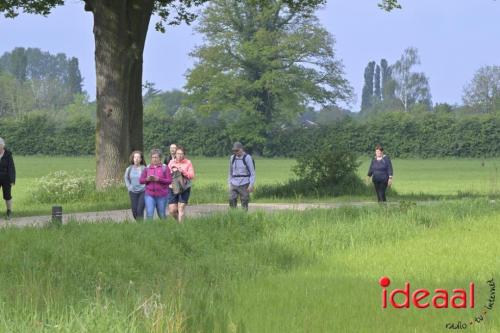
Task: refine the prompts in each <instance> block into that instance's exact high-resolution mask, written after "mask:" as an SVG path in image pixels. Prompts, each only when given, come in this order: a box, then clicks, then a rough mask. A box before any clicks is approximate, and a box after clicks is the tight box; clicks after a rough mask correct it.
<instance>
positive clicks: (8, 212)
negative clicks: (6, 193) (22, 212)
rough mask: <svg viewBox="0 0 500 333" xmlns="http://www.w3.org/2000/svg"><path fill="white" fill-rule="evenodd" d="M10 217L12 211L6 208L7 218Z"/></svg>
mask: <svg viewBox="0 0 500 333" xmlns="http://www.w3.org/2000/svg"><path fill="white" fill-rule="evenodd" d="M11 217H12V211H11V210H10V209H7V220H10V218H11Z"/></svg>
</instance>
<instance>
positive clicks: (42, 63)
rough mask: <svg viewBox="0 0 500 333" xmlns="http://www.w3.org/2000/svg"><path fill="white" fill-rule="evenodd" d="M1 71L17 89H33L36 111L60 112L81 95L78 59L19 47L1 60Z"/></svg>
mask: <svg viewBox="0 0 500 333" xmlns="http://www.w3.org/2000/svg"><path fill="white" fill-rule="evenodd" d="M0 67H2V68H3V69H4V71H5V72H8V73H10V74H12V75H13V76H14V77H15V78H16V80H17V82H19V84H16V85H24V86H26V87H30V88H31V91H32V95H33V98H34V102H35V103H34V105H33V106H34V108H38V109H56V110H58V109H61V108H63V107H64V106H66V105H68V104H70V103H71V102H72V101H73V99H74V95H75V94H81V93H82V81H83V79H82V76H81V74H80V69H79V67H78V59H76V58H68V57H66V55H65V54H63V53H59V54H57V55H53V54H50V53H49V52H42V51H41V50H40V49H38V48H28V49H24V48H22V47H17V48H15V49H14V50H13V51H12V52H6V53H4V54H3V55H2V56H1V57H0ZM28 111H31V110H28Z"/></svg>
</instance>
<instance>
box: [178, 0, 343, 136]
mask: <svg viewBox="0 0 500 333" xmlns="http://www.w3.org/2000/svg"><path fill="white" fill-rule="evenodd" d="M319 3H320V2H319V1H316V2H311V3H310V4H308V5H303V7H302V8H299V9H297V8H295V7H293V6H291V5H289V4H286V3H285V2H284V1H280V0H265V1H264V0H243V1H236V0H214V1H212V2H211V3H210V5H209V6H208V7H207V8H206V9H205V10H204V12H203V14H202V16H201V22H200V25H199V26H198V28H197V30H198V31H199V32H200V33H202V34H203V35H204V36H205V43H204V45H202V46H200V47H198V48H197V49H196V50H195V51H194V52H193V53H192V55H193V56H194V57H195V58H196V59H197V62H196V65H195V67H194V68H193V69H192V70H190V72H189V73H188V77H187V78H188V82H187V85H186V87H187V90H188V92H189V93H191V96H190V101H191V103H192V106H193V107H194V108H196V109H199V110H201V111H202V112H205V113H207V114H213V113H219V114H220V115H221V117H223V118H224V119H226V120H227V121H228V122H229V123H233V124H234V125H235V127H236V128H237V131H235V135H239V136H240V137H241V136H245V135H259V136H261V137H262V138H263V139H264V137H266V136H267V135H268V133H269V130H270V129H271V128H272V127H273V126H275V125H278V126H279V125H280V124H282V123H283V122H284V121H286V120H289V119H291V118H294V117H295V116H296V115H297V114H298V113H300V112H303V111H304V110H305V107H306V106H307V105H309V104H311V103H316V104H321V105H333V104H335V103H336V102H338V101H339V100H344V101H345V100H349V98H350V96H351V93H352V90H351V87H350V86H349V84H348V82H347V80H346V79H345V78H344V77H343V66H342V64H341V63H340V61H338V60H337V59H336V57H335V52H334V49H333V46H334V39H333V37H332V36H331V35H330V34H329V33H328V32H327V31H326V29H324V28H323V27H321V25H320V24H319V21H318V19H317V18H316V17H315V16H314V11H315V10H316V9H317V6H318V4H319Z"/></svg>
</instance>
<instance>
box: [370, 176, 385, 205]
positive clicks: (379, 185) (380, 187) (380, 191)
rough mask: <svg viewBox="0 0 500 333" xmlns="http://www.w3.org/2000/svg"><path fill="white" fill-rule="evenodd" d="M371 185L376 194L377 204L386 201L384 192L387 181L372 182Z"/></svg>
mask: <svg viewBox="0 0 500 333" xmlns="http://www.w3.org/2000/svg"><path fill="white" fill-rule="evenodd" d="M373 185H375V192H377V200H378V201H379V202H381V201H386V198H385V191H386V190H387V180H385V181H384V180H383V181H378V180H374V181H373Z"/></svg>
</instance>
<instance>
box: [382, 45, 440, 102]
mask: <svg viewBox="0 0 500 333" xmlns="http://www.w3.org/2000/svg"><path fill="white" fill-rule="evenodd" d="M419 64H420V57H419V56H418V51H417V49H415V48H411V47H410V48H407V49H406V50H404V52H403V55H402V56H401V58H400V59H399V60H398V61H397V62H396V63H395V64H394V65H392V66H391V76H392V78H393V79H394V81H395V82H396V97H397V98H398V99H399V100H400V102H401V103H402V104H403V108H404V111H405V112H408V111H409V110H410V108H411V106H412V105H414V104H416V103H419V104H423V105H426V106H428V108H429V109H430V107H431V92H430V87H429V81H428V79H427V77H426V76H425V74H424V73H415V72H412V68H413V67H414V66H415V65H419Z"/></svg>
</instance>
